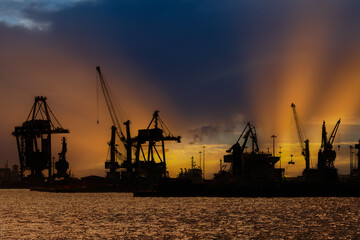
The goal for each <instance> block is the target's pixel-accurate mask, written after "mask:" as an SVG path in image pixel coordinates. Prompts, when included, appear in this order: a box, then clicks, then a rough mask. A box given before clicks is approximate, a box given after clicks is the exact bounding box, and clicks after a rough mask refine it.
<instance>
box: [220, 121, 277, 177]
mask: <svg viewBox="0 0 360 240" xmlns="http://www.w3.org/2000/svg"><path fill="white" fill-rule="evenodd" d="M250 138H251V142H252V144H251V146H252V147H251V152H244V150H245V148H246V144H247V142H248V140H249V139H250ZM241 139H243V142H242V144H240V140H241ZM226 152H227V153H228V154H227V155H224V163H231V166H230V174H231V176H230V179H231V178H232V179H234V181H235V182H238V183H241V182H244V181H245V182H249V181H250V182H281V181H282V176H283V172H284V169H282V168H277V169H275V164H276V163H277V162H278V161H279V160H280V157H276V156H273V154H270V153H263V152H260V150H259V144H258V139H257V135H256V129H255V126H253V125H251V124H250V122H248V123H247V124H246V126H245V128H244V130H243V131H242V133H241V134H240V136H239V138H238V140H237V141H236V142H235V144H234V145H232V146H231V147H230V148H229V149H228V150H227V151H226ZM226 178H228V176H227V175H226V174H224V171H223V170H220V172H219V174H216V176H215V178H214V179H216V181H220V182H221V181H224V180H225V179H226ZM226 181H227V180H226Z"/></svg>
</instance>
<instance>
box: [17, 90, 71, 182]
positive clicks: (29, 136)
mask: <svg viewBox="0 0 360 240" xmlns="http://www.w3.org/2000/svg"><path fill="white" fill-rule="evenodd" d="M59 133H69V130H68V129H64V128H63V127H62V126H61V124H60V122H59V121H58V120H57V118H56V117H55V115H54V113H53V112H52V111H51V109H50V107H49V105H48V104H47V102H46V97H43V96H37V97H35V102H34V104H33V106H32V108H31V110H30V113H29V115H28V117H27V119H26V121H25V122H23V124H22V125H21V126H18V127H15V131H14V132H13V133H12V135H13V136H15V137H16V142H17V148H18V154H19V160H20V173H21V179H22V180H25V179H24V177H25V171H26V170H30V176H29V177H30V180H31V179H34V180H35V179H36V181H37V180H41V181H42V180H43V179H44V176H43V170H46V169H47V170H48V180H50V179H51V178H52V163H51V159H52V156H51V135H52V134H59ZM36 181H35V182H36Z"/></svg>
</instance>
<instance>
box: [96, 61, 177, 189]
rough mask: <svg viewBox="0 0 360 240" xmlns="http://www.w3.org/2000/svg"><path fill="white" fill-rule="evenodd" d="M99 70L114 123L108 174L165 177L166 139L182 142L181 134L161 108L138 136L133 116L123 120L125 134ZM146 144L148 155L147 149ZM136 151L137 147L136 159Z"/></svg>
mask: <svg viewBox="0 0 360 240" xmlns="http://www.w3.org/2000/svg"><path fill="white" fill-rule="evenodd" d="M96 70H97V72H98V77H99V81H100V85H101V89H102V93H103V95H104V98H105V101H106V105H107V107H108V110H109V113H110V117H111V120H112V123H113V126H112V127H111V140H110V142H109V147H110V160H109V161H106V162H105V168H106V169H109V172H108V173H107V178H108V179H111V180H119V179H123V180H124V181H128V180H130V181H131V182H132V183H134V181H135V182H137V181H138V180H139V179H147V180H149V182H151V183H154V182H156V181H157V180H158V179H160V178H162V177H166V176H167V171H166V155H165V141H176V142H180V141H181V137H180V136H177V137H175V136H174V135H172V133H171V132H170V131H169V129H168V128H167V127H166V125H165V123H164V122H163V121H162V119H161V118H160V116H159V111H155V112H154V114H153V117H152V119H151V121H150V123H149V125H148V127H147V128H146V129H140V130H138V136H136V137H134V138H132V137H131V134H130V120H127V121H125V122H124V123H123V124H124V125H125V127H126V135H125V134H124V133H123V131H122V128H121V124H120V120H119V117H118V115H117V112H116V110H115V106H114V104H113V101H112V98H111V95H110V88H109V85H108V83H107V81H106V80H105V77H104V75H103V74H102V72H101V69H100V67H99V66H97V67H96ZM116 137H117V138H118V139H119V140H120V144H116ZM146 146H147V152H146V153H147V156H146V155H145V152H144V149H145V147H146ZM123 150H125V151H123ZM133 151H135V159H134V160H133ZM118 159H120V161H121V164H119V163H118ZM120 168H125V169H126V171H125V172H121V174H120V173H119V172H118V171H117V170H118V169H120ZM149 178H150V179H149Z"/></svg>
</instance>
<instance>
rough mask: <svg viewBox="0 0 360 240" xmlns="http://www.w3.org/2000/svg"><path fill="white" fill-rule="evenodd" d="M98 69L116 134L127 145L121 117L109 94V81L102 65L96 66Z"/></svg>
mask: <svg viewBox="0 0 360 240" xmlns="http://www.w3.org/2000/svg"><path fill="white" fill-rule="evenodd" d="M96 70H97V72H98V74H99V80H100V84H101V90H102V92H103V95H104V98H105V101H106V105H107V107H108V110H109V113H110V117H111V121H112V123H113V125H114V126H115V127H116V129H117V130H116V134H117V135H118V137H119V138H120V140H121V141H122V143H123V144H124V145H126V138H125V135H124V133H123V132H122V130H121V125H120V122H119V119H118V117H117V115H116V112H115V108H114V105H113V103H112V101H111V98H110V94H109V90H108V87H107V83H106V81H105V79H104V76H103V75H102V73H101V70H100V67H99V66H97V67H96Z"/></svg>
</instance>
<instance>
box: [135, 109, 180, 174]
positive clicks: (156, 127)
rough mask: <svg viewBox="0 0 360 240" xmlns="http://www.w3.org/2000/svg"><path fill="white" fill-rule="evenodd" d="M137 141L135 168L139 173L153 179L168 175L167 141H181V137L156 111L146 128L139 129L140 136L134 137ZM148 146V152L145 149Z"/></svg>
mask: <svg viewBox="0 0 360 240" xmlns="http://www.w3.org/2000/svg"><path fill="white" fill-rule="evenodd" d="M133 141H134V142H136V152H135V169H136V171H137V172H138V174H141V173H142V174H144V175H145V176H146V177H149V176H150V177H151V178H152V180H155V181H156V179H159V178H163V177H167V176H168V174H167V171H166V154H165V142H166V141H175V142H178V143H180V142H181V137H180V136H174V135H173V134H172V133H171V132H170V130H169V129H168V128H167V127H166V125H165V123H164V122H163V121H162V119H161V118H160V116H159V111H155V112H154V114H153V118H152V119H151V121H150V123H149V125H148V127H147V128H146V129H139V130H138V136H137V137H135V138H134V139H133ZM145 147H147V152H146V153H145V151H144V149H145Z"/></svg>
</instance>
